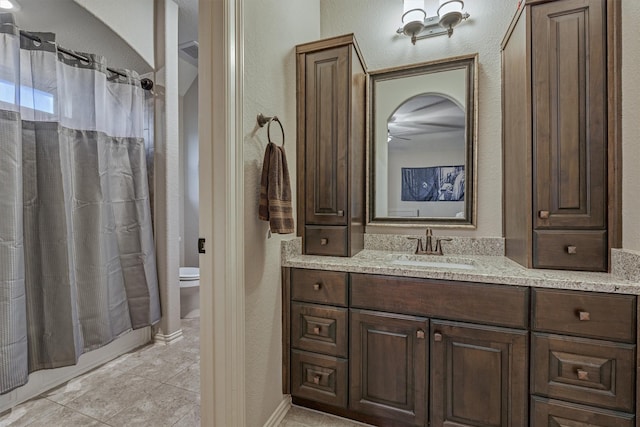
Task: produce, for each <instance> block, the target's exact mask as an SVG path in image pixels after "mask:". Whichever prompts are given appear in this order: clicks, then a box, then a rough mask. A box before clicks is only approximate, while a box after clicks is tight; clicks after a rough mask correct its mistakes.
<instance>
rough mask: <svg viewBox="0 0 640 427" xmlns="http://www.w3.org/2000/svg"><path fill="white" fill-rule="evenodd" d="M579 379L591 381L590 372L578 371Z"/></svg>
mask: <svg viewBox="0 0 640 427" xmlns="http://www.w3.org/2000/svg"><path fill="white" fill-rule="evenodd" d="M578 379H579V380H583V381H587V380H588V379H589V372H587V371H584V370H582V369H578Z"/></svg>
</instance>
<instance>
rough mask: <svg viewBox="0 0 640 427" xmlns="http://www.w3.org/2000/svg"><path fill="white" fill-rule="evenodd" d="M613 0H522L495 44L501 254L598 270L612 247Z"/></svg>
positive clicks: (615, 239)
mask: <svg viewBox="0 0 640 427" xmlns="http://www.w3.org/2000/svg"><path fill="white" fill-rule="evenodd" d="M615 3H616V2H615V1H611V0H556V1H540V0H528V1H524V2H523V6H522V8H521V10H520V11H519V12H518V14H517V16H516V18H515V19H514V21H513V23H512V25H511V27H510V29H509V31H508V33H507V36H506V38H505V40H504V41H503V44H502V77H503V162H504V165H503V171H504V177H503V178H504V183H503V191H504V211H503V215H504V218H503V220H504V235H505V237H506V255H507V256H508V257H510V258H512V259H514V260H515V261H517V262H519V263H520V264H523V265H525V266H526V267H529V268H531V267H534V268H552V269H569V270H592V271H606V270H607V269H608V265H609V249H610V248H611V247H617V246H619V240H620V230H619V218H620V212H619V206H618V205H617V203H618V202H617V200H616V197H617V191H618V190H619V182H618V181H619V180H618V177H617V174H618V173H619V171H618V168H617V166H616V161H617V151H616V150H618V148H616V147H618V145H619V143H618V142H617V138H618V137H617V134H616V126H617V121H618V120H619V118H617V117H616V115H615V114H613V112H614V110H615V107H616V104H615V103H616V102H617V100H616V96H615V94H616V92H615V85H616V83H615V82H616V81H615V76H616V74H615V73H616V72H617V70H616V69H615V66H616V65H615V64H616V63H615V59H616V56H615V50H616V49H617V46H616V41H615V34H614V33H615V32H616V31H617V30H616V29H615V28H613V27H610V25H611V23H612V22H615V20H614V18H615V16H616V15H617V14H619V5H616V4H615Z"/></svg>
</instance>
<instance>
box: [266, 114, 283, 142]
mask: <svg viewBox="0 0 640 427" xmlns="http://www.w3.org/2000/svg"><path fill="white" fill-rule="evenodd" d="M272 122H278V124H279V125H280V131H281V132H282V146H283V147H284V128H283V127H282V122H281V121H280V119H278V116H273V117H272V118H271V120H269V125H268V126H267V138H268V139H269V142H272V143H273V141H271V123H272Z"/></svg>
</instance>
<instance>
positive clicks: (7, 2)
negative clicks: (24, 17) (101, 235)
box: [0, 0, 20, 11]
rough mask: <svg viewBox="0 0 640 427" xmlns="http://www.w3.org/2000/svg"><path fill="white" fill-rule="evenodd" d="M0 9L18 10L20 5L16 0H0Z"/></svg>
mask: <svg viewBox="0 0 640 427" xmlns="http://www.w3.org/2000/svg"><path fill="white" fill-rule="evenodd" d="M0 9H6V10H13V11H16V10H20V5H19V4H18V3H17V2H16V0H0Z"/></svg>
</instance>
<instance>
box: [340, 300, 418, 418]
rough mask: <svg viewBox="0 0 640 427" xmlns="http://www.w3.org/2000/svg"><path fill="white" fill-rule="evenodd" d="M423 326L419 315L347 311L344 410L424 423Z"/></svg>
mask: <svg viewBox="0 0 640 427" xmlns="http://www.w3.org/2000/svg"><path fill="white" fill-rule="evenodd" d="M428 327H429V323H428V320H427V319H424V318H420V317H411V316H401V315H395V314H388V313H379V312H372V311H361V310H351V354H350V397H349V408H350V409H352V410H355V411H358V412H362V413H366V414H371V415H375V416H379V417H385V418H390V419H393V420H396V421H399V422H402V423H405V424H408V425H416V426H423V425H425V423H426V420H427V354H428V353H427V345H428V344H427V342H428V341H427V339H426V335H427V334H428Z"/></svg>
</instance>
